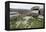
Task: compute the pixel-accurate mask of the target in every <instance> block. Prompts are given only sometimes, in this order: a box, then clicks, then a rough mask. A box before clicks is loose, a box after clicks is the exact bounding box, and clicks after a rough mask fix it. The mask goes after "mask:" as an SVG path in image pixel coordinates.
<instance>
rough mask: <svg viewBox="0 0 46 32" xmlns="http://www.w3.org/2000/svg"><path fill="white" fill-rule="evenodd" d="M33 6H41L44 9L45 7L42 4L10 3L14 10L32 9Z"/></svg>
mask: <svg viewBox="0 0 46 32" xmlns="http://www.w3.org/2000/svg"><path fill="white" fill-rule="evenodd" d="M33 6H39V7H40V8H43V5H40V4H22V3H10V8H13V9H31V8H32V7H33Z"/></svg>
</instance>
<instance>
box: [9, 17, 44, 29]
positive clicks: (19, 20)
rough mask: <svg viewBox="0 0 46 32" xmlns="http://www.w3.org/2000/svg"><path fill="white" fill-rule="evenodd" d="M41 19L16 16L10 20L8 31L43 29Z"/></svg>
mask: <svg viewBox="0 0 46 32" xmlns="http://www.w3.org/2000/svg"><path fill="white" fill-rule="evenodd" d="M43 22H44V21H43V19H42V18H38V17H32V16H16V17H12V18H11V19H10V29H18V28H39V27H43Z"/></svg>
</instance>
